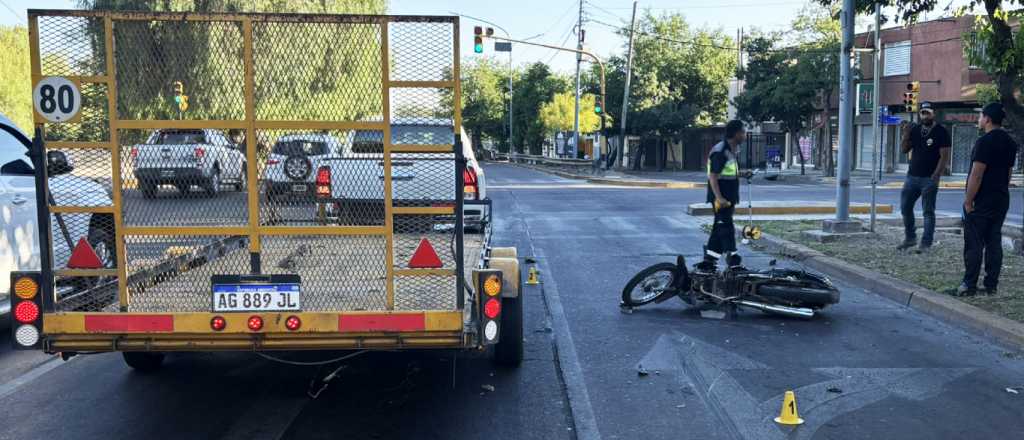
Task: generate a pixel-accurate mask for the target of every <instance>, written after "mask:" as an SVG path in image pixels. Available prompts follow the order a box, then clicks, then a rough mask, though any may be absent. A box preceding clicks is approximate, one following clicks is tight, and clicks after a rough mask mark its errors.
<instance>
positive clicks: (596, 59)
mask: <svg viewBox="0 0 1024 440" xmlns="http://www.w3.org/2000/svg"><path fill="white" fill-rule="evenodd" d="M487 38H491V39H494V40H498V41H508V42H510V43H519V44H528V45H530V46H537V47H543V48H547V49H554V50H560V51H563V52H572V53H575V54H578V55H583V56H586V57H589V58H590V59H592V60H594V62H595V63H597V65H598V67H600V68H601V102H600V105H601V112H600V114H601V128H600V129H599V130H598V132H599V133H600V130H603V129H604V121H605V118H604V112H605V111H606V109H607V107H605V105H604V89H605V82H604V75H605V71H604V62H603V61H601V59H600V58H598V57H597V55H594V54H592V53H590V52H587V51H585V50H583V49H572V48H568V47H561V46H552V45H549V44H542V43H534V42H530V41H526V40H516V39H513V38H506V37H498V36H495V35H490V36H487ZM598 136H600V134H599V135H598ZM578 137H579V136H577V138H578ZM598 139H600V137H599V138H598ZM578 140H579V139H577V141H578ZM598 148H600V144H598Z"/></svg>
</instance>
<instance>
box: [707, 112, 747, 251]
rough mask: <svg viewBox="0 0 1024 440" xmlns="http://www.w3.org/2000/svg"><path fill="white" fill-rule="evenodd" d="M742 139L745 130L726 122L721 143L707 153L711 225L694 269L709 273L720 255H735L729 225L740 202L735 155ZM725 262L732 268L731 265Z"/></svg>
mask: <svg viewBox="0 0 1024 440" xmlns="http://www.w3.org/2000/svg"><path fill="white" fill-rule="evenodd" d="M746 139H747V130H746V129H745V128H744V127H743V123H742V122H740V121H737V120H732V121H729V123H727V124H725V139H723V140H722V141H721V142H719V143H718V144H716V145H715V146H714V147H712V148H711V152H710V153H708V196H707V201H708V203H711V206H712V208H713V209H714V211H715V220H714V221H715V222H714V224H713V225H712V226H711V235H710V236H709V237H708V244H707V246H705V247H704V261H702V262H701V263H700V264H698V265H697V267H698V269H701V270H707V271H713V270H715V267H716V266H717V261H718V257H719V256H720V255H722V254H726V253H733V252H736V227H735V226H734V225H733V222H732V214H733V211H734V210H735V206H736V204H737V203H739V202H740V174H741V173H740V167H739V162H737V161H736V153H738V152H739V147H740V145H741V144H742V143H743V142H744V141H745V140H746ZM726 261H727V263H729V264H733V261H729V260H728V259H727V260H726ZM735 264H739V263H738V262H736V263H735Z"/></svg>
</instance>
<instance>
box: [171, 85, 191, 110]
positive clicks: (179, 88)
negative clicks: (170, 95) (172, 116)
mask: <svg viewBox="0 0 1024 440" xmlns="http://www.w3.org/2000/svg"><path fill="white" fill-rule="evenodd" d="M174 103H175V104H177V105H178V111H181V112H183V111H186V110H188V95H186V94H185V84H183V83H182V82H181V81H175V82H174Z"/></svg>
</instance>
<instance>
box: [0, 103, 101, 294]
mask: <svg viewBox="0 0 1024 440" xmlns="http://www.w3.org/2000/svg"><path fill="white" fill-rule="evenodd" d="M30 146H31V141H30V140H29V138H28V136H26V135H25V133H23V132H21V130H19V129H18V128H17V126H15V125H14V123H13V122H11V121H10V120H9V119H7V118H6V117H4V116H3V115H0V216H2V219H3V231H2V232H0V298H2V299H0V313H7V312H9V311H10V296H9V295H10V287H11V286H10V281H11V272H12V271H37V270H40V257H39V235H38V234H39V224H38V223H39V222H38V221H37V219H38V215H37V212H36V184H35V175H34V168H33V166H32V160H31V159H29V157H28V155H27V152H28V148H29V147H30ZM47 159H48V162H49V165H48V168H49V169H50V180H49V185H50V193H51V194H52V196H53V200H54V202H55V203H56V204H57V205H65V206H72V205H73V206H110V205H111V204H112V202H111V198H110V184H109V181H108V182H107V183H106V184H101V183H100V182H98V181H96V180H93V179H90V178H87V177H82V176H75V175H70V174H69V173H71V172H72V171H73V168H74V164H73V163H71V161H70V160H69V159H68V158H67V156H65V154H64V153H63V152H61V151H49V152H48V157H47ZM55 165H56V166H55ZM54 218H56V217H54ZM61 224H63V227H61ZM50 231H51V234H52V236H53V257H54V261H53V267H54V268H56V269H63V268H65V267H66V266H67V262H68V259H69V258H70V256H71V249H72V248H73V247H74V245H75V243H77V241H78V239H80V238H87V239H88V241H89V243H90V244H91V245H92V247H93V249H94V250H95V251H96V254H97V256H99V257H100V261H102V262H103V264H104V265H105V266H106V267H108V268H111V267H115V266H116V261H117V259H116V256H115V255H116V254H115V252H116V246H115V237H114V219H113V217H112V216H111V215H110V214H73V215H71V214H68V215H62V216H61V218H60V221H51V222H50ZM82 233H84V234H85V237H75V236H73V235H74V234H82ZM59 290H60V289H59Z"/></svg>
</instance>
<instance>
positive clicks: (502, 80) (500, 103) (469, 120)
mask: <svg viewBox="0 0 1024 440" xmlns="http://www.w3.org/2000/svg"><path fill="white" fill-rule="evenodd" d="M461 72H462V125H463V126H464V127H466V131H467V132H468V133H469V135H470V137H471V138H472V139H473V145H474V146H477V147H478V148H479V146H480V145H482V140H483V138H484V137H485V136H486V137H488V138H490V139H494V140H499V141H500V142H499V146H500V148H499V149H500V150H501V151H505V152H507V151H508V143H507V139H508V95H507V93H508V73H509V72H508V67H507V66H505V65H503V64H502V63H500V62H499V61H497V60H494V59H492V58H475V59H472V60H470V61H469V62H466V63H463V65H462V69H461Z"/></svg>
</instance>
